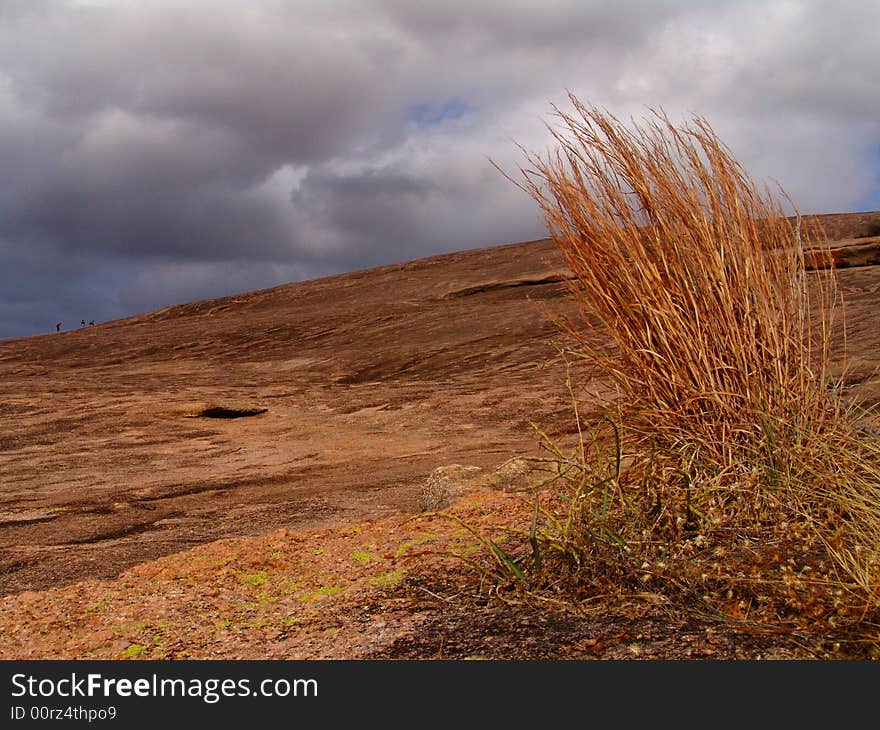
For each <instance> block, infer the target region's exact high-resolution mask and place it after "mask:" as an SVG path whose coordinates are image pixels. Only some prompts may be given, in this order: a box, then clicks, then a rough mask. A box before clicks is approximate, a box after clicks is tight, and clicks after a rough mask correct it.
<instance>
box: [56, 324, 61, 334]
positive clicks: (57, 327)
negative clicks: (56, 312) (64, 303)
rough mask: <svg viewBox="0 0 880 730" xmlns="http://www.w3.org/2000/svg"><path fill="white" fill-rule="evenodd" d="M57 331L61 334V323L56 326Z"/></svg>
mask: <svg viewBox="0 0 880 730" xmlns="http://www.w3.org/2000/svg"><path fill="white" fill-rule="evenodd" d="M55 331H56V332H61V322H59V323H58V324H56V325H55Z"/></svg>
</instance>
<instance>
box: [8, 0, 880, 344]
mask: <svg viewBox="0 0 880 730" xmlns="http://www.w3.org/2000/svg"><path fill="white" fill-rule="evenodd" d="M878 16H880V11H878V9H877V8H876V7H872V6H871V5H870V4H866V3H857V2H853V3H836V4H834V9H833V10H832V9H830V5H829V4H827V3H822V2H790V1H788V0H775V1H773V2H757V1H755V2H723V1H721V0H718V1H717V2H704V1H703V2H698V1H697V0H679V1H678V2H664V3H659V2H658V3H645V2H635V1H631V2H623V1H621V0H617V1H615V2H610V1H609V2H578V1H575V0H571V1H570V2H553V1H544V2H537V1H534V2H533V1H527V0H516V1H515V2H504V3H501V2H498V3H465V2H459V3H454V2H442V3H441V2H436V3H434V2H428V3H415V2H408V1H407V2H404V1H403V0H387V1H385V2H375V3H366V2H282V1H280V0H279V1H276V2H269V1H266V2H261V1H259V0H250V1H248V2H232V1H231V0H228V1H217V2H208V1H207V0H180V1H179V2H174V1H170V0H169V1H167V2H162V1H161V0H149V1H142V2H136V1H133V2H126V1H124V0H119V1H114V0H91V1H90V2H82V1H81V2H74V1H73V0H71V1H69V2H63V1H62V0H57V1H52V0H41V1H39V2H35V1H32V0H28V1H24V0H5V1H3V0H0V272H2V273H0V286H2V289H0V337H2V336H12V335H20V334H30V333H32V332H38V331H46V330H50V329H52V328H53V327H54V323H55V322H56V321H58V320H59V319H62V320H63V319H70V320H71V321H72V320H73V319H75V320H76V321H77V322H78V321H79V319H81V318H83V317H85V318H86V319H87V320H88V319H91V318H93V317H94V318H96V319H107V318H110V317H116V316H124V315H126V314H130V313H134V312H136V311H143V310H146V309H152V308H156V307H160V306H165V305H168V304H172V303H175V302H179V301H187V300H191V299H197V298H202V297H207V296H219V295H222V294H231V293H234V292H236V291H242V290H247V289H254V288H260V287H263V286H273V285H275V284H278V283H281V282H282V281H289V280H295V279H301V278H305V277H313V276H320V275H324V274H329V273H334V272H338V271H342V270H346V269H351V268H360V267H365V266H372V265H378V264H382V263H389V262H391V261H399V260H405V259H411V258H415V257H418V256H421V255H427V254H431V253H437V252H440V251H450V250H456V249H461V248H467V247H472V246H484V245H490V244H494V243H505V242H511V241H514V240H522V239H526V238H533V237H538V236H540V235H543V231H544V227H543V224H542V221H541V220H540V218H539V216H538V215H537V211H536V210H535V207H534V206H533V205H532V204H531V201H529V200H528V199H527V198H525V196H524V195H523V194H522V192H521V191H519V190H517V189H515V188H514V186H512V185H511V184H510V183H509V181H507V180H505V179H503V177H502V176H501V175H499V174H498V172H497V171H496V170H495V169H494V168H492V166H491V165H490V164H489V162H488V160H487V157H492V158H494V159H496V160H498V161H499V162H501V163H502V164H503V165H505V167H506V168H508V169H515V167H516V165H517V164H518V162H519V152H518V151H517V149H516V148H515V146H514V145H513V141H512V140H514V139H515V140H517V141H520V142H523V143H524V144H526V146H528V147H531V148H537V149H544V148H545V147H546V145H547V135H546V131H545V130H544V129H543V126H542V125H543V122H542V117H543V118H546V117H547V115H548V112H549V103H550V102H563V101H564V92H565V90H566V89H571V90H572V91H574V92H575V93H577V94H578V95H579V96H581V98H584V99H586V100H589V101H591V102H594V103H598V104H602V105H605V106H608V107H609V108H611V109H612V110H613V111H615V112H618V113H620V114H623V115H628V114H631V113H635V114H639V113H641V111H642V110H643V109H644V106H645V105H655V106H656V105H662V106H664V108H666V109H667V111H669V112H670V113H671V114H672V115H673V116H675V115H679V114H681V113H683V112H686V111H694V112H698V113H701V114H704V115H705V116H707V117H708V118H709V119H710V121H711V122H712V123H713V125H714V126H715V127H716V129H717V130H718V131H719V133H720V134H721V135H722V137H723V138H724V139H725V140H727V141H728V142H729V143H730V144H731V146H732V147H733V149H734V150H735V151H736V152H737V153H738V154H739V155H740V156H741V157H742V158H743V162H744V163H745V164H746V166H747V167H748V168H749V169H750V170H752V171H753V172H754V173H756V175H757V176H758V177H764V176H773V177H775V178H777V179H779V180H780V181H781V182H782V183H783V184H784V186H785V187H786V189H787V190H788V191H789V192H790V193H792V194H793V197H794V198H795V200H796V201H798V202H799V203H800V204H801V206H802V207H803V208H806V209H809V210H814V211H817V212H819V211H822V210H827V211H830V210H846V209H849V208H851V207H852V206H853V205H855V204H856V202H857V201H864V200H870V199H872V198H871V196H872V195H873V194H874V190H875V185H876V172H877V170H876V164H877V161H876V154H875V151H876V149H877V142H878V140H880V129H878V122H877V119H878V118H880V92H878V84H877V80H876V78H875V76H876V75H875V74H873V72H872V69H874V68H877V67H878V65H880V54H878V46H877V44H876V40H875V38H874V32H873V29H875V28H876V27H877V25H878V23H877V21H878V20H880V17H878ZM866 150H870V152H871V154H870V156H869V155H867V154H866ZM868 160H870V161H868ZM85 309H88V310H90V312H89V313H80V310H85ZM68 313H69V314H68Z"/></svg>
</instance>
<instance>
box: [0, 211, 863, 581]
mask: <svg viewBox="0 0 880 730" xmlns="http://www.w3.org/2000/svg"><path fill="white" fill-rule="evenodd" d="M822 223H823V225H825V226H826V230H827V231H828V235H829V238H831V239H832V241H833V242H835V253H834V256H835V257H836V260H839V262H840V266H841V272H840V280H841V290H842V292H843V296H844V298H845V300H846V305H847V308H846V318H847V324H848V340H847V341H848V346H849V358H848V362H849V369H848V371H847V373H848V374H847V375H846V377H845V383H844V386H845V389H846V393H847V394H848V395H850V396H852V397H853V398H856V399H859V400H861V401H862V402H863V403H865V404H866V405H869V406H870V405H872V404H875V403H878V402H880V376H878V374H877V366H878V365H880V354H878V353H880V328H878V327H877V326H876V322H877V306H878V305H877V302H878V292H880V288H878V287H880V266H872V265H870V264H871V263H877V249H876V244H877V239H876V233H874V230H875V228H874V226H876V225H877V224H880V212H875V213H860V214H852V215H835V216H823V217H822ZM844 266H845V268H844ZM567 277H568V272H567V270H566V269H565V266H564V263H563V261H562V258H561V257H560V255H559V253H558V252H557V250H556V248H555V247H554V245H553V243H552V242H551V241H548V240H542V241H531V242H526V243H521V244H513V245H508V246H498V247H493V248H487V249H478V250H473V251H462V252H459V253H453V254H447V255H443V256H435V257H431V258H426V259H421V260H419V261H411V262H407V263H401V264H395V265H392V266H385V267H382V268H377V269H372V270H370V271H358V272H352V273H349V274H344V275H341V276H335V277H329V278H325V279H319V280H314V281H307V282H301V283H296V284H287V285H284V286H279V287H276V288H273V289H267V290H264V291H257V292H249V293H243V294H238V295H236V296H232V297H227V298H223V299H213V300H207V301H202V302H190V303H187V304H181V305H177V306H173V307H167V308H165V309H162V310H159V311H155V312H149V313H145V314H141V315H138V316H135V317H130V318H127V319H123V320H117V321H113V322H106V323H99V324H98V325H96V326H94V327H86V328H81V329H79V330H73V331H69V332H61V333H56V332H55V331H54V322H51V323H48V326H47V329H48V330H50V331H49V332H48V333H47V334H44V335H40V336H35V337H28V338H20V339H14V340H3V341H0V595H6V594H10V593H16V592H20V591H24V590H42V589H44V588H48V587H51V586H58V585H64V584H68V583H72V582H74V581H77V580H81V579H84V578H90V577H91V578H111V577H113V576H116V575H118V574H119V573H120V572H121V571H123V570H125V569H127V568H129V567H131V566H134V565H138V564H141V563H144V562H146V561H149V560H153V559H156V558H159V557H161V556H164V555H169V554H172V553H177V552H179V551H182V550H185V549H188V548H191V547H193V546H195V545H198V544H201V543H206V542H211V541H213V540H216V539H218V538H225V537H232V536H240V535H254V534H262V533H267V532H270V531H272V530H278V529H287V530H293V531H298V530H300V531H301V530H307V529H312V528H321V529H323V528H325V527H331V526H336V525H340V524H347V523H349V522H351V521H352V520H356V519H361V518H380V517H383V516H387V515H391V514H403V515H406V514H413V513H416V512H418V511H419V510H425V509H430V510H434V509H442V505H444V504H447V503H448V501H449V500H451V499H455V498H456V496H458V495H461V494H465V493H467V492H468V491H469V490H473V489H499V490H506V491H515V490H523V489H524V490H528V489H531V488H534V487H535V486H537V485H538V484H540V483H541V482H542V481H543V480H546V479H547V478H548V477H550V476H551V474H549V473H548V472H547V465H546V464H544V463H542V462H541V461H540V460H539V459H538V457H540V456H541V455H542V452H541V450H540V444H539V440H538V438H537V437H536V435H535V432H534V430H533V429H532V428H531V427H530V425H529V422H530V421H531V422H534V423H537V424H539V425H540V427H541V428H542V429H543V430H544V431H545V432H547V433H548V434H551V433H552V434H554V435H559V434H566V433H568V434H570V433H572V414H571V408H570V395H569V393H568V391H567V389H566V385H565V377H566V373H565V367H564V364H563V363H561V362H560V361H559V359H558V358H557V353H558V346H559V345H564V344H566V340H565V337H564V336H563V335H562V333H561V332H560V329H559V327H558V326H557V325H556V324H555V323H554V321H553V319H552V318H551V317H550V316H548V314H553V315H557V316H570V315H575V314H576V313H575V311H574V307H573V304H572V302H571V299H570V296H569V289H568V284H567ZM584 408H587V409H588V408H589V404H588V403H584ZM582 415H583V412H582ZM865 426H866V428H869V427H876V426H877V424H865ZM444 464H445V465H447V466H440V468H438V466H439V465H444ZM426 475H429V476H427V479H426Z"/></svg>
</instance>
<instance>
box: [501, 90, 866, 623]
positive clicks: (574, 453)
mask: <svg viewBox="0 0 880 730" xmlns="http://www.w3.org/2000/svg"><path fill="white" fill-rule="evenodd" d="M571 102H572V105H573V107H574V112H573V113H566V112H563V111H561V110H560V109H558V108H554V109H555V115H556V117H557V118H558V119H559V120H560V122H561V124H560V126H559V128H558V129H551V132H552V134H553V136H554V138H555V141H556V142H557V143H558V145H559V147H558V151H556V152H555V153H553V154H549V155H546V156H539V155H536V154H531V153H528V152H526V156H527V160H528V169H523V170H521V172H522V174H523V178H522V180H520V181H515V182H517V184H518V185H519V186H520V187H521V188H523V189H524V190H526V191H527V192H528V193H529V194H530V195H531V196H532V197H533V198H534V199H535V200H536V201H537V202H538V204H539V205H540V206H541V209H542V210H543V213H544V215H545V217H546V220H547V224H548V227H549V229H550V233H551V235H552V237H553V239H554V241H555V242H556V244H557V246H558V248H559V249H560V251H561V252H562V254H563V255H564V257H565V261H566V263H567V265H568V266H569V268H570V269H571V272H572V273H573V275H574V279H573V281H572V284H571V292H572V295H573V296H574V297H575V299H576V302H577V304H578V305H579V311H580V315H581V317H580V321H578V322H575V321H567V322H564V323H563V324H564V326H565V328H566V329H567V331H568V334H570V335H571V336H572V337H573V338H574V339H575V341H576V342H577V347H576V348H574V349H573V350H572V351H571V353H570V354H572V355H573V356H575V357H576V358H578V359H579V360H580V362H582V363H584V364H585V365H586V366H588V372H589V373H590V374H591V375H594V376H596V375H598V376H602V377H605V378H608V379H610V381H611V382H613V384H614V386H615V388H616V392H617V396H616V398H615V399H614V400H613V402H610V403H608V404H607V405H608V407H609V412H611V413H613V414H614V415H613V418H612V420H613V422H614V423H615V424H618V425H615V427H614V429H613V438H612V439H611V440H610V441H609V440H608V439H604V440H603V439H602V438H600V437H599V435H598V434H597V433H594V432H593V431H590V428H589V424H581V423H580V420H579V423H578V427H579V431H580V432H581V438H580V439H579V441H578V443H577V444H574V445H573V447H572V449H571V450H566V449H563V448H562V447H561V446H558V445H556V444H553V443H552V442H551V441H550V440H549V439H548V440H547V443H548V447H549V448H551V449H553V450H554V453H555V458H556V462H557V465H558V470H559V478H558V480H557V486H558V487H559V489H558V490H557V491H556V492H555V493H553V494H549V493H545V494H543V495H542V496H541V497H540V498H539V499H540V500H541V503H540V505H539V506H538V507H536V519H535V523H534V524H533V526H532V530H531V534H530V537H531V542H532V544H533V547H534V550H533V552H534V555H535V556H536V558H537V559H538V560H540V550H544V551H545V552H546V553H548V554H553V555H562V554H565V555H567V556H568V558H569V559H570V560H571V561H574V562H575V563H578V564H582V565H583V564H586V563H588V562H589V561H590V560H591V559H592V558H591V556H593V557H595V556H597V555H598V554H599V553H602V554H605V555H610V554H615V555H617V556H618V558H619V560H622V561H623V563H622V564H623V565H624V566H630V567H631V566H632V565H636V566H644V565H646V564H647V565H654V564H655V561H660V562H661V563H663V562H664V560H665V559H666V558H668V557H669V556H671V555H672V554H673V553H674V552H675V551H676V550H679V549H680V548H681V546H682V545H685V544H688V545H690V547H691V550H690V552H691V553H692V552H694V551H698V550H699V549H700V548H701V547H702V546H703V545H704V544H709V543H712V544H714V545H715V546H716V547H717V546H718V545H719V544H721V543H723V542H724V540H728V542H729V543H730V545H728V547H730V546H732V544H733V543H734V542H736V540H738V539H739V538H741V537H742V538H743V539H746V540H752V541H753V543H752V544H757V545H759V546H760V545H761V544H762V543H761V541H762V540H763V541H764V544H767V545H772V546H774V547H773V549H774V550H775V551H776V552H777V553H778V552H779V546H780V545H790V542H791V537H792V536H793V535H796V536H797V541H796V542H797V544H798V546H799V547H798V550H799V551H800V552H801V553H803V554H804V555H806V554H811V555H812V554H815V550H816V549H817V547H818V548H820V549H821V550H824V551H825V552H824V553H822V555H824V558H826V559H827V558H829V557H830V559H831V562H830V566H831V567H829V568H828V570H826V571H825V573H824V578H823V580H826V581H828V580H831V582H832V583H833V585H834V586H835V587H836V588H837V589H842V590H843V593H844V594H845V596H846V597H847V600H848V601H849V603H851V604H852V605H853V606H860V607H861V610H862V611H864V610H866V609H867V610H873V609H876V608H878V606H880V552H878V550H880V547H878V546H880V468H878V464H880V458H878V455H880V452H878V449H877V447H876V444H871V443H866V442H865V441H864V440H863V439H862V437H861V436H860V434H859V433H858V432H857V431H856V430H855V429H854V428H853V427H852V426H851V422H852V418H853V412H852V406H845V405H844V404H843V403H842V401H841V400H840V397H839V394H840V388H839V383H838V382H836V381H835V380H834V379H833V378H832V376H831V374H830V365H831V361H832V352H831V337H832V333H833V332H834V328H835V327H836V326H837V325H838V322H837V321H836V319H835V316H836V315H837V313H838V312H840V311H841V307H840V306H839V305H840V297H839V293H838V289H837V286H836V274H835V272H834V271H833V268H831V266H830V262H831V257H830V253H829V252H828V247H827V240H826V238H825V236H824V234H823V232H822V231H821V229H819V228H817V227H813V228H810V229H807V228H806V224H802V223H801V219H800V218H799V217H792V218H789V217H787V216H786V211H785V208H784V204H785V203H786V202H788V201H787V198H786V197H785V195H784V193H780V195H779V197H776V196H774V195H773V194H772V193H771V191H770V190H769V189H766V188H765V189H763V190H762V189H759V188H758V187H757V186H756V185H755V183H754V182H753V181H752V180H751V179H750V177H749V176H748V174H747V173H746V172H745V171H744V169H743V168H742V166H741V165H740V164H739V163H738V162H737V161H736V159H735V158H734V156H733V154H732V153H731V152H730V150H729V149H728V148H727V147H726V146H725V145H724V144H723V143H722V142H721V141H720V140H719V139H718V137H717V136H716V134H715V133H714V131H713V130H712V128H711V127H710V125H709V124H708V122H706V121H705V120H704V119H701V118H694V119H693V120H691V121H690V122H688V123H685V124H683V125H681V126H676V125H674V124H673V123H672V122H670V120H669V119H668V118H667V117H666V116H665V115H664V114H662V113H658V112H652V114H651V116H649V118H648V119H647V120H646V121H645V122H644V123H643V124H641V125H636V124H633V125H630V126H627V125H625V124H623V123H622V122H621V121H619V120H618V119H617V118H615V117H614V116H612V115H611V114H609V113H607V112H604V111H601V110H598V109H595V108H590V107H588V106H586V105H584V104H583V103H581V102H580V101H579V100H578V99H577V98H575V97H574V96H571ZM808 244H809V247H810V249H811V250H812V251H813V252H818V253H812V254H811V256H814V257H815V256H819V257H826V258H827V261H828V262H829V266H828V268H825V269H820V270H816V271H807V270H806V267H805V262H804V252H805V246H807V245H808ZM608 443H612V444H613V446H612V448H611V450H610V452H605V451H604V449H605V445H606V444H608ZM602 453H610V454H611V456H610V457H608V456H605V457H601V458H600V454H602ZM755 540H757V542H754V541H755ZM719 541H720V542H719ZM821 550H820V551H821ZM679 554H681V551H680V550H679ZM684 554H685V555H686V554H688V551H687V550H685V551H684ZM783 558H787V554H786V555H782V557H780V559H783ZM822 559H823V558H822V557H821V556H820V557H818V558H816V560H817V561H818V562H822ZM618 562H619V561H618ZM783 562H784V561H783ZM605 565H606V566H607V565H609V563H607V562H606V563H605ZM765 568H766V565H765ZM640 569H641V568H640ZM704 575H705V574H704ZM838 603H839V601H838Z"/></svg>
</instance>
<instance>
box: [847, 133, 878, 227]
mask: <svg viewBox="0 0 880 730" xmlns="http://www.w3.org/2000/svg"><path fill="white" fill-rule="evenodd" d="M871 166H872V169H873V171H874V187H873V189H872V190H871V192H869V193H868V194H867V195H865V197H863V198H862V199H861V200H859V201H858V202H857V203H856V206H855V208H854V209H853V210H854V211H868V210H880V142H877V143H876V144H875V145H874V146H873V148H872V150H871Z"/></svg>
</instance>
